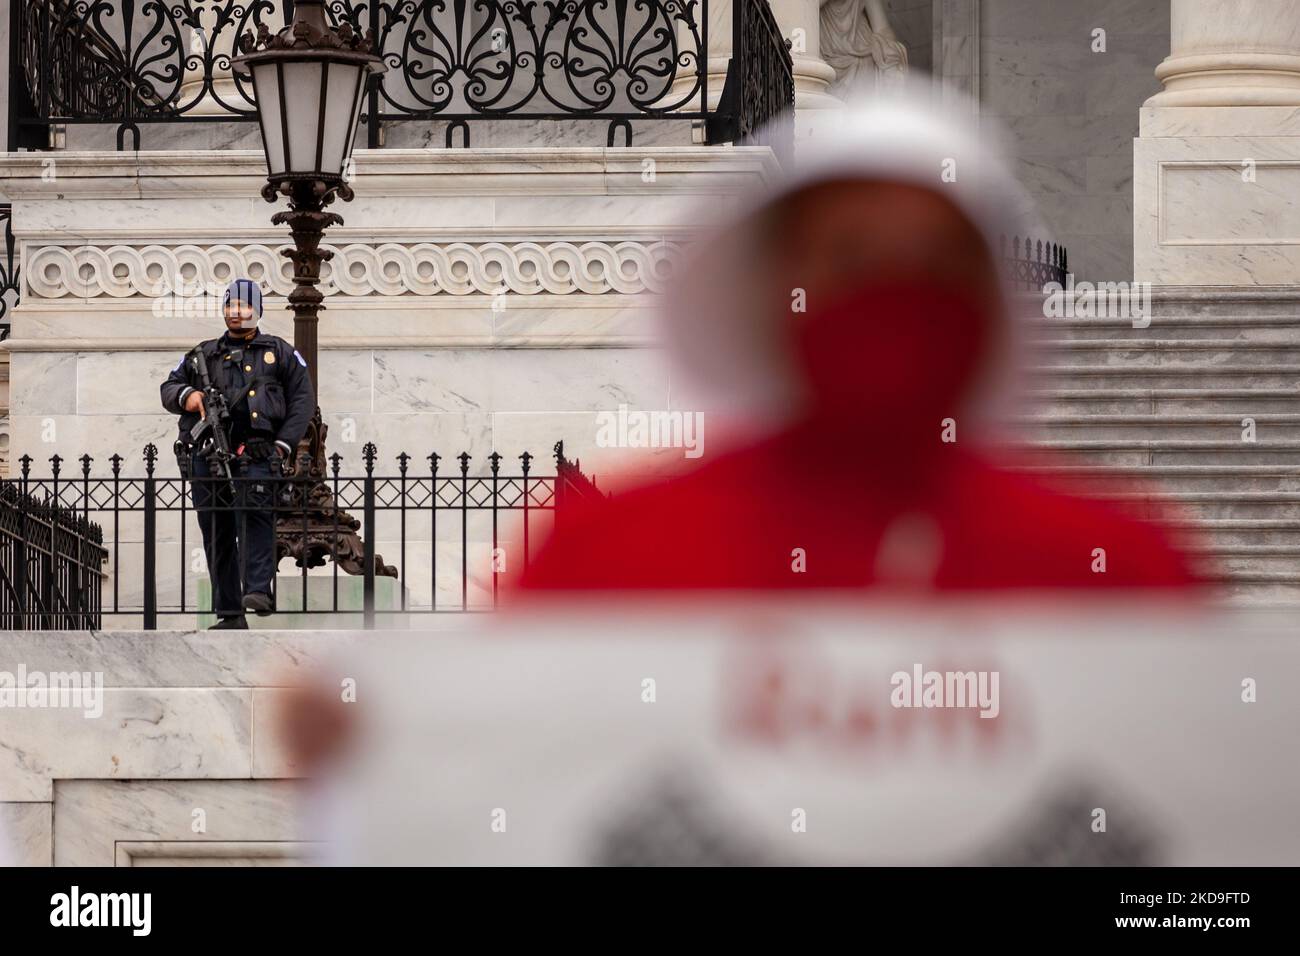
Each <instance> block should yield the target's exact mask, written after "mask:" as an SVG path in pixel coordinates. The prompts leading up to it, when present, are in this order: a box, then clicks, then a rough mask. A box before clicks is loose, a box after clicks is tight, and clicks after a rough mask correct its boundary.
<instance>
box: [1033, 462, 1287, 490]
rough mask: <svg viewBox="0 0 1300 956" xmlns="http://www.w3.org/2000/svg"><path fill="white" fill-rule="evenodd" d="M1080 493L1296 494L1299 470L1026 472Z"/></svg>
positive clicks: (1046, 468) (1089, 468)
mask: <svg viewBox="0 0 1300 956" xmlns="http://www.w3.org/2000/svg"><path fill="white" fill-rule="evenodd" d="M1026 470H1028V471H1031V472H1033V473H1036V474H1041V475H1044V476H1045V477H1047V478H1048V479H1049V480H1051V481H1057V480H1059V481H1061V482H1063V483H1064V484H1065V486H1066V487H1068V488H1071V489H1075V490H1078V491H1081V492H1084V493H1093V494H1112V493H1117V492H1119V493H1123V492H1127V491H1130V490H1131V489H1133V488H1134V487H1135V486H1136V487H1137V488H1139V489H1142V490H1150V491H1154V492H1160V491H1166V492H1186V493H1195V492H1205V491H1240V492H1300V469H1297V468H1286V467H1273V466H1269V465H1172V466H1168V465H1163V466H1162V465H1148V466H1146V467H1139V468H1122V469H1121V468H1108V467H1105V466H1094V465H1075V466H1070V465H1038V466H1031V467H1029V468H1028V469H1026Z"/></svg>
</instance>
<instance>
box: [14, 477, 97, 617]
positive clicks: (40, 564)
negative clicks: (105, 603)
mask: <svg viewBox="0 0 1300 956" xmlns="http://www.w3.org/2000/svg"><path fill="white" fill-rule="evenodd" d="M107 560H108V550H107V549H106V548H105V547H104V533H103V530H102V529H101V528H100V526H99V525H98V524H95V523H94V522H92V521H90V520H89V519H88V518H87V517H86V515H85V514H84V513H80V512H77V511H75V510H73V509H71V508H65V507H63V506H61V505H60V504H59V503H58V500H57V498H52V497H50V496H48V495H44V494H42V493H41V490H40V489H37V488H32V489H30V490H28V489H27V488H26V486H25V484H23V483H18V482H4V483H2V484H0V630H25V629H28V628H51V629H59V630H85V629H87V628H97V627H99V626H100V623H101V618H100V615H101V613H102V608H101V600H102V584H103V579H104V571H103V565H104V562H106V561H107Z"/></svg>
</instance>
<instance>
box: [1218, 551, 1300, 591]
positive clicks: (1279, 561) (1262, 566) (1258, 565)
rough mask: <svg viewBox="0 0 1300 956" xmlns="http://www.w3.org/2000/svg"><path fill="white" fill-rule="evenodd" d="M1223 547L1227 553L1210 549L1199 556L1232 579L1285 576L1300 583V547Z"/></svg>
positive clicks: (1265, 578)
mask: <svg viewBox="0 0 1300 956" xmlns="http://www.w3.org/2000/svg"><path fill="white" fill-rule="evenodd" d="M1223 550H1224V551H1225V552H1228V553H1221V554H1215V553H1213V552H1210V553H1207V554H1204V555H1197V557H1198V558H1203V559H1204V561H1205V563H1206V566H1207V567H1209V568H1213V569H1215V570H1216V571H1217V572H1219V573H1220V574H1222V575H1223V576H1225V577H1226V578H1227V579H1229V580H1238V581H1241V580H1253V581H1260V580H1270V581H1277V580H1282V581H1289V582H1291V583H1292V584H1293V585H1295V586H1297V587H1300V548H1273V547H1270V546H1261V547H1260V548H1259V549H1257V550H1252V549H1248V548H1235V549H1232V548H1225V549H1223ZM1239 552H1240V553H1239Z"/></svg>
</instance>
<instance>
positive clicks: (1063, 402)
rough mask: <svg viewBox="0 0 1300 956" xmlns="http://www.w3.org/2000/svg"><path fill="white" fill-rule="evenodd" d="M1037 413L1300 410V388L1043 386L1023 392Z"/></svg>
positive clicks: (1288, 411)
mask: <svg viewBox="0 0 1300 956" xmlns="http://www.w3.org/2000/svg"><path fill="white" fill-rule="evenodd" d="M1024 403H1025V404H1026V405H1027V406H1028V407H1029V408H1031V409H1032V410H1033V411H1034V412H1035V413H1037V414H1040V415H1051V416H1060V417H1071V416H1074V417H1084V416H1094V415H1144V414H1146V415H1154V414H1163V413H1172V414H1177V415H1197V414H1202V415H1240V416H1245V415H1251V416H1259V415H1269V414H1286V413H1293V414H1298V415H1300V388H1294V389H1288V388H1225V389H1209V388H1097V389H1075V388H1057V389H1042V390H1039V391H1036V392H1031V393H1029V394H1027V395H1026V396H1025V397H1024Z"/></svg>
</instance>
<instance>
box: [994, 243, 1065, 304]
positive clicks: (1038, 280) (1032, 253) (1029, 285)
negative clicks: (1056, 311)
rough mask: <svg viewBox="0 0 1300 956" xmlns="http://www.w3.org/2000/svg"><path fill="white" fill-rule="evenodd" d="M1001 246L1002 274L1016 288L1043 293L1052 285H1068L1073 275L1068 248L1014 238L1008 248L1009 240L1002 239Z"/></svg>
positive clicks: (999, 251)
mask: <svg viewBox="0 0 1300 956" xmlns="http://www.w3.org/2000/svg"><path fill="white" fill-rule="evenodd" d="M999 246H1000V248H999V250H998V253H999V258H1000V259H1001V266H1002V269H1003V272H1004V274H1005V275H1006V276H1007V278H1008V279H1009V280H1010V282H1011V284H1012V285H1013V286H1014V287H1015V288H1017V289H1022V290H1024V291H1027V292H1042V291H1043V286H1045V285H1047V283H1049V282H1059V283H1061V284H1062V285H1064V284H1065V277H1066V276H1067V275H1068V274H1069V272H1070V265H1069V261H1068V257H1067V254H1066V251H1065V246H1058V245H1057V244H1056V243H1054V242H1046V243H1045V242H1043V241H1042V240H1041V239H1037V240H1035V239H1030V238H1029V237H1028V236H1026V237H1025V238H1024V239H1021V238H1020V237H1019V236H1013V237H1012V239H1011V243H1010V246H1009V247H1008V244H1007V237H1006V236H1002V237H1001V240H1000V243H999Z"/></svg>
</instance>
